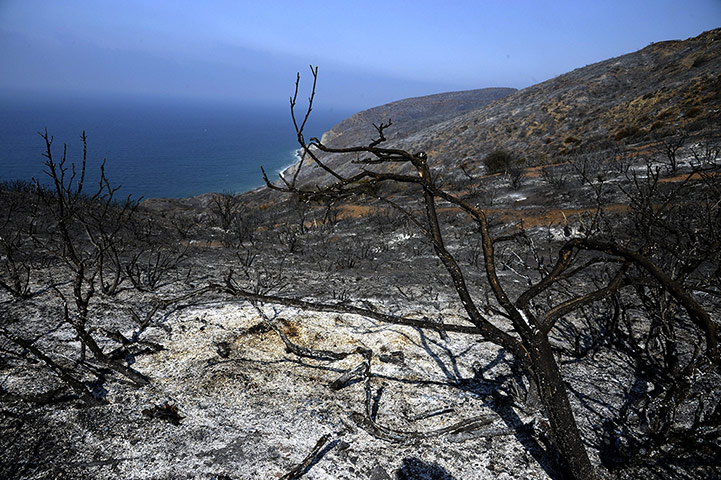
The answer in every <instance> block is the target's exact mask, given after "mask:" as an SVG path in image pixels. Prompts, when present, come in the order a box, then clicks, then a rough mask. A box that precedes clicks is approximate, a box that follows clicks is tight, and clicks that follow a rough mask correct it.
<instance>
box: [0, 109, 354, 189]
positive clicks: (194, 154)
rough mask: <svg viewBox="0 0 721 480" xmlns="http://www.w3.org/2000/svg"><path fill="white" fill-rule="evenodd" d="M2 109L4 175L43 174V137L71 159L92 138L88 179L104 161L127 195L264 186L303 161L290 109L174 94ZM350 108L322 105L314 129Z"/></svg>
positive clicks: (0, 167)
mask: <svg viewBox="0 0 721 480" xmlns="http://www.w3.org/2000/svg"><path fill="white" fill-rule="evenodd" d="M4 107H5V111H4V115H2V116H1V118H0V144H2V145H3V148H2V150H1V151H0V181H11V180H27V181H30V180H32V179H33V178H38V179H41V180H42V179H44V178H45V174H44V173H43V162H44V159H43V157H42V153H43V150H44V144H43V142H42V139H41V138H40V137H39V136H38V135H37V132H38V131H43V130H44V129H45V128H47V129H48V133H49V134H50V135H52V136H53V137H54V143H53V147H54V150H55V151H54V153H55V156H56V157H60V156H61V155H62V149H63V144H67V148H68V162H75V163H78V162H80V161H81V159H82V144H81V142H80V134H81V132H83V131H85V132H86V133H87V137H88V172H89V177H88V178H89V179H90V181H92V182H95V179H96V177H97V176H98V175H99V171H100V163H101V162H102V161H103V159H107V162H106V173H107V174H108V178H109V180H110V182H111V184H112V185H114V186H117V185H121V186H122V189H121V190H120V192H119V194H121V195H128V194H130V195H132V196H133V197H135V198H139V197H144V198H185V197H191V196H197V195H200V194H203V193H209V192H223V191H230V192H238V193H240V192H245V191H250V190H253V189H255V188H257V187H260V186H263V185H264V181H263V176H262V172H261V166H263V167H264V168H265V170H266V171H267V172H269V174H270V172H277V173H281V172H286V171H288V170H289V169H292V168H293V166H294V165H296V164H297V162H298V161H299V157H298V149H297V137H296V135H295V132H294V130H293V126H292V122H291V121H290V119H289V115H288V112H287V108H285V107H283V108H280V107H278V108H271V107H268V108H263V107H259V106H248V107H243V106H226V107H219V106H218V105H217V104H208V105H198V104H193V105H188V104H184V103H182V102H181V103H178V104H173V103H169V102H167V101H166V102H157V103H152V102H119V101H117V100H107V101H96V102H75V101H73V100H70V99H58V100H57V101H53V102H39V101H35V102H33V101H30V100H27V101H23V100H21V99H18V100H13V101H9V102H5V104H4ZM345 116H347V115H346V114H345V112H342V113H341V112H317V114H316V115H315V118H314V119H312V120H314V123H312V124H310V126H311V127H312V130H313V131H327V130H329V129H330V128H331V127H332V126H333V125H335V124H336V123H338V122H339V121H341V120H342V119H343V118H344V117H345Z"/></svg>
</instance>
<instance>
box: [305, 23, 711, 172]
mask: <svg viewBox="0 0 721 480" xmlns="http://www.w3.org/2000/svg"><path fill="white" fill-rule="evenodd" d="M720 72H721V29H716V30H711V31H708V32H705V33H703V34H701V35H699V36H698V37H695V38H691V39H688V40H684V41H666V42H659V43H654V44H651V45H649V46H648V47H646V48H644V49H642V50H639V51H637V52H634V53H630V54H627V55H623V56H620V57H616V58H612V59H609V60H605V61H603V62H599V63H596V64H593V65H588V66H586V67H583V68H579V69H576V70H573V71H572V72H569V73H566V74H564V75H561V76H559V77H556V78H553V79H551V80H548V81H546V82H543V83H540V84H538V85H534V86H532V87H528V88H526V89H523V90H520V91H517V92H515V93H512V94H510V95H508V93H509V89H490V90H474V91H472V92H458V93H451V94H440V95H432V96H430V97H421V98H417V99H408V100H402V101H399V102H394V103H390V104H387V105H383V106H380V107H376V108H373V109H370V110H366V111H364V112H360V113H358V114H356V115H354V116H352V117H350V118H348V119H346V120H344V121H343V122H341V123H340V124H338V125H337V126H335V127H334V128H333V129H332V130H331V131H329V132H328V133H327V134H326V135H325V136H324V140H325V141H326V142H327V143H328V145H330V146H334V147H341V146H349V145H354V144H366V143H368V142H370V140H371V139H372V138H374V134H375V131H374V129H373V125H372V124H373V123H376V124H377V123H379V122H381V121H387V120H388V118H392V119H393V126H392V127H391V128H390V129H388V131H387V137H388V142H387V143H386V144H385V145H386V146H389V147H391V146H392V147H401V148H405V149H408V150H410V151H425V152H427V153H428V155H429V159H430V162H431V163H432V164H433V165H434V166H436V167H437V168H440V169H441V170H443V169H456V168H457V167H458V166H459V165H463V166H464V168H466V169H467V170H468V171H479V169H480V168H481V167H480V162H481V159H482V158H483V157H484V156H485V155H487V154H488V153H489V152H490V151H492V150H493V149H496V148H504V149H506V150H508V151H509V152H511V153H512V154H513V155H515V156H517V157H519V158H524V159H525V160H526V163H527V165H535V164H542V163H549V162H554V161H559V160H561V159H562V157H563V156H565V155H568V154H569V153H573V152H574V151H579V150H589V149H600V148H608V147H609V146H610V145H612V144H613V143H614V142H624V143H628V144H634V143H640V142H647V141H653V140H654V139H658V138H659V137H662V136H664V135H668V134H670V133H671V132H673V131H675V130H678V129H683V130H684V131H686V132H687V133H689V134H691V135H713V134H714V133H713V131H714V129H715V128H717V126H718V125H720V124H721V122H720V120H721V113H720V112H721V73H720ZM475 92H477V94H478V95H480V98H481V101H480V103H483V102H484V101H485V102H486V103H485V104H483V105H478V106H473V104H472V102H469V101H467V98H464V95H468V94H469V93H474V94H475ZM494 94H495V95H498V97H496V98H500V97H502V98H500V99H498V100H497V101H495V102H489V101H486V99H490V98H491V97H492V96H493V95H494ZM504 95H506V96H504ZM716 133H718V132H716ZM324 158H325V160H326V161H327V162H328V163H329V164H330V165H332V166H334V167H335V168H338V169H340V171H348V170H349V169H350V168H351V167H349V166H346V165H345V163H346V162H347V159H343V158H338V157H335V156H326V157H324ZM318 172H319V169H313V168H308V169H307V171H306V174H305V175H304V178H305V180H306V181H310V180H312V179H313V175H314V174H315V175H316V176H317V175H318ZM316 180H318V178H316Z"/></svg>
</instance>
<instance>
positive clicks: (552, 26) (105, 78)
mask: <svg viewBox="0 0 721 480" xmlns="http://www.w3.org/2000/svg"><path fill="white" fill-rule="evenodd" d="M718 26H721V1H720V0H690V1H686V2H678V1H667V0H656V1H645V0H644V1H632V0H626V1H617V0H612V1H600V2H599V1H596V2H590V1H575V2H571V1H562V2H560V1H559V2H550V1H504V2H502V1H495V0H493V1H491V0H488V1H460V0H456V1H453V0H449V1H445V2H440V1H425V0H415V1H399V0H395V1H393V0H386V1H383V2H381V1H370V0H369V1H355V2H345V1H313V2H304V1H294V2H291V1H268V2H258V1H254V2H247V1H229V0H225V1H222V0H205V1H188V0H174V1H170V0H153V1H148V0H145V1H141V0H125V1H123V2H117V1H110V0H93V1H90V0H85V1H81V0H65V1H40V0H0V58H3V61H2V62H0V96H3V95H4V96H9V95H17V94H30V95H38V94H39V93H43V94H47V95H80V94H82V95H143V96H151V97H152V96H159V97H160V96H163V97H183V98H189V99H201V100H202V99H213V100H222V101H227V102H260V103H263V102H265V103H267V102H270V103H273V104H278V105H286V104H287V98H288V94H289V92H290V90H291V88H292V82H293V80H294V75H295V72H296V71H298V70H301V72H302V73H307V65H308V64H309V63H312V64H318V65H320V71H321V77H320V86H319V106H321V107H322V106H338V107H344V108H357V109H361V108H369V107H372V106H375V105H380V104H383V103H387V102H390V101H394V100H398V99H401V98H406V97H414V96H420V95H427V94H432V93H439V92H443V91H452V90H466V89H475V88H485V87H515V88H524V87H527V86H530V85H533V84H535V83H539V82H541V81H544V80H547V79H549V78H552V77H555V76H557V75H560V74H562V73H565V72H567V71H570V70H573V69H575V68H578V67H583V66H584V65H587V64H590V63H595V62H598V61H602V60H605V59H607V58H610V57H615V56H619V55H622V54H625V53H630V52H632V51H635V50H638V49H640V48H643V47H645V46H646V45H648V44H649V43H652V42H657V41H664V40H674V39H679V40H681V39H685V38H688V37H693V36H696V35H698V34H700V33H702V32H703V31H706V30H710V29H712V28H716V27H718Z"/></svg>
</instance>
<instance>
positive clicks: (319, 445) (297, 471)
mask: <svg viewBox="0 0 721 480" xmlns="http://www.w3.org/2000/svg"><path fill="white" fill-rule="evenodd" d="M328 439H330V434H325V435H323V436H322V437H320V438H319V439H318V441H317V442H316V443H315V446H314V447H313V449H312V450H311V451H310V453H309V454H308V455H307V456H306V457H305V458H304V459H303V461H302V462H300V463H299V464H298V465H296V466H295V467H294V468H293V469H292V470H291V471H289V472H288V473H286V474H285V475H283V476H282V477H280V480H296V479H298V478H300V477H302V476H303V475H305V474H306V473H308V470H310V467H312V466H313V464H314V463H315V462H317V461H318V457H319V454H320V452H321V450H322V449H323V446H324V445H325V444H326V443H328ZM331 445H332V444H331Z"/></svg>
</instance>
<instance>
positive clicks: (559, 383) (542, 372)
mask: <svg viewBox="0 0 721 480" xmlns="http://www.w3.org/2000/svg"><path fill="white" fill-rule="evenodd" d="M528 343H530V345H529V347H530V348H529V349H528V356H529V360H530V362H528V364H527V368H530V369H531V370H532V372H531V373H532V375H533V380H534V381H535V383H536V387H537V389H538V394H539V396H540V398H541V403H542V404H543V408H544V410H545V412H546V415H547V416H548V422H549V423H550V427H551V436H552V440H553V444H554V445H555V447H556V448H557V449H558V451H559V453H560V454H561V458H562V459H563V460H564V461H565V462H566V465H565V467H566V470H567V472H568V475H569V476H570V478H572V479H574V480H593V479H595V478H596V473H595V471H594V468H593V466H592V465H591V462H590V460H589V458H588V454H587V453H586V449H585V448H584V444H583V439H582V438H581V434H580V432H579V430H578V425H577V424H576V419H575V416H574V415H573V410H571V404H570V402H569V401H568V393H567V391H566V386H565V384H564V383H563V378H562V377H561V372H560V370H559V368H558V363H557V362H556V359H555V357H554V355H553V351H552V349H551V344H550V342H549V341H548V337H547V336H546V335H545V334H544V333H541V332H538V333H537V334H536V335H534V336H533V337H532V338H531V340H530V342H528Z"/></svg>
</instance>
